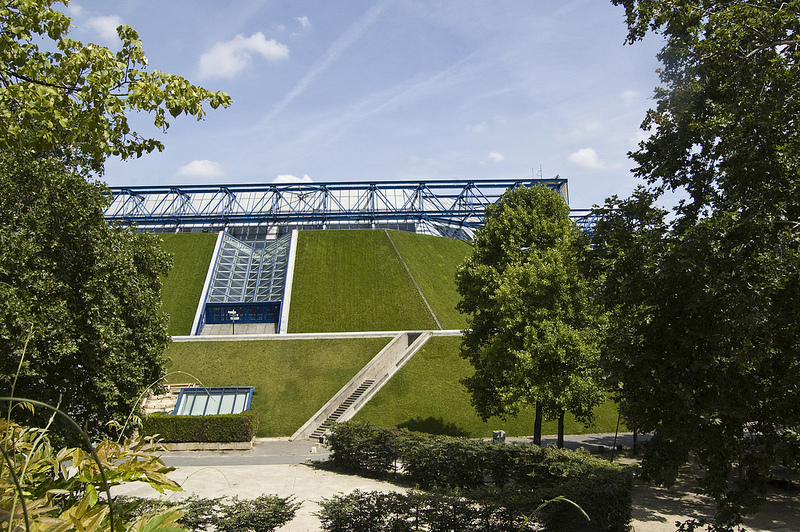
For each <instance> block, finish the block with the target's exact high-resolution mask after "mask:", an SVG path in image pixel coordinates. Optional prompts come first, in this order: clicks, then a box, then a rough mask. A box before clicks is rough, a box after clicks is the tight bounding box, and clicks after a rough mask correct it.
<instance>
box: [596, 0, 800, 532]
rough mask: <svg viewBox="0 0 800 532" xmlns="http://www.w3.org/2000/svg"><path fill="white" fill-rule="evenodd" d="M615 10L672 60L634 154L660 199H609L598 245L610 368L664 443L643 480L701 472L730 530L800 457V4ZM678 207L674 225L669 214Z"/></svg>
mask: <svg viewBox="0 0 800 532" xmlns="http://www.w3.org/2000/svg"><path fill="white" fill-rule="evenodd" d="M614 3H615V4H618V5H623V6H624V7H625V10H626V14H627V21H628V27H629V41H630V42H634V41H636V40H638V39H640V38H642V37H643V36H644V35H645V34H646V33H647V32H648V31H655V32H657V33H659V34H661V35H663V37H664V39H665V46H664V48H663V49H662V51H661V53H660V55H659V58H660V60H661V61H662V63H663V69H662V70H661V73H660V76H661V82H662V86H661V87H660V88H659V89H657V91H656V102H657V105H656V107H655V109H653V110H651V111H650V112H649V113H648V115H647V117H646V119H645V121H644V123H643V128H644V129H645V130H648V131H649V132H650V137H649V138H648V139H647V140H646V141H644V142H643V143H642V144H641V145H640V148H639V150H638V151H636V152H635V153H633V154H632V157H633V159H634V160H635V161H636V163H637V164H638V167H637V168H636V169H635V171H634V172H635V174H636V175H637V176H639V177H641V178H643V179H644V180H645V181H646V183H647V184H648V185H649V187H648V188H647V189H641V190H639V191H637V192H636V193H635V194H634V196H633V197H632V198H630V199H628V200H624V201H620V200H618V199H616V198H612V199H611V200H608V201H607V202H606V206H605V209H604V210H603V214H604V219H603V220H602V221H601V222H600V223H598V225H597V228H596V231H595V235H594V238H595V246H594V258H595V266H596V267H597V268H598V270H597V276H598V281H599V284H598V287H599V290H600V291H599V295H600V298H601V300H602V301H603V302H604V304H605V305H606V308H607V309H609V310H610V311H611V318H610V322H609V330H608V334H607V336H606V341H605V344H604V357H603V359H604V360H605V361H606V363H607V367H608V368H609V369H610V372H611V375H612V378H613V380H614V381H615V383H616V385H617V387H616V389H617V391H618V396H619V398H620V400H621V402H622V405H621V408H622V411H623V413H624V414H625V416H626V418H627V419H628V422H629V423H630V424H632V425H634V426H636V427H637V428H639V429H640V430H642V431H645V432H651V433H652V439H651V440H650V442H649V443H648V445H647V446H646V447H645V454H644V462H643V474H644V476H645V477H646V478H649V479H651V480H654V481H657V482H662V483H667V484H669V483H671V482H673V481H674V480H675V478H676V476H677V475H678V472H679V468H680V467H681V466H682V465H683V464H685V463H686V462H687V461H688V460H689V459H690V458H693V459H694V460H695V462H696V463H697V464H698V465H699V467H700V468H701V469H702V471H703V474H702V475H701V478H700V486H701V489H702V490H703V491H704V492H705V493H707V494H709V495H711V496H713V497H714V498H715V500H716V501H717V515H716V519H715V526H717V527H718V528H721V529H725V528H727V527H731V526H734V525H735V524H737V523H738V522H740V520H741V516H742V514H743V513H747V512H751V511H753V510H755V509H756V508H757V507H758V504H759V502H760V501H761V500H762V499H763V496H764V493H765V487H766V482H767V480H768V478H769V474H770V468H771V467H772V465H773V464H774V463H775V461H776V459H778V458H779V457H781V456H784V457H787V458H789V455H793V453H796V452H797V451H798V447H797V437H796V434H797V431H798V429H800V410H799V409H798V408H797V404H798V401H800V390H798V387H797V382H800V363H798V347H800V344H798V338H800V330H799V327H800V307H798V305H796V301H798V297H800V267H799V266H800V234H798V226H799V225H800V224H798V220H800V212H798V211H800V179H798V176H799V175H800V166H798V161H800V143H799V142H798V135H799V132H798V128H797V123H796V120H797V117H798V116H800V68H798V59H800V39H798V31H800V16H798V15H800V3H799V2H777V1H748V2H744V1H731V2H712V1H705V0H701V1H700V2H688V1H683V0H679V1H677V2H663V1H656V0H614ZM673 190H679V191H683V193H684V194H685V198H686V199H684V200H683V201H682V202H681V203H680V204H679V205H678V206H677V207H676V209H675V212H674V215H673V216H672V217H671V219H669V220H668V219H667V217H666V213H665V212H664V211H663V210H660V209H657V208H655V207H653V202H654V201H656V200H658V198H659V197H660V196H661V195H662V194H663V193H664V192H665V191H673ZM795 456H796V455H795ZM795 463H796V462H795Z"/></svg>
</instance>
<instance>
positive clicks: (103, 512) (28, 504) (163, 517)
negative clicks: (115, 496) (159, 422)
mask: <svg viewBox="0 0 800 532" xmlns="http://www.w3.org/2000/svg"><path fill="white" fill-rule="evenodd" d="M0 451H2V455H3V456H2V459H3V461H2V466H0V515H2V516H3V519H2V526H1V527H0V528H1V529H2V530H6V531H11V530H16V531H21V530H33V531H44V530H57V531H61V532H73V531H74V532H102V531H104V530H111V531H115V532H143V531H152V532H179V531H180V530H181V527H180V525H178V524H177V523H176V521H177V520H178V519H179V518H180V517H181V515H182V514H183V510H182V509H180V508H167V509H164V510H162V511H159V512H152V513H149V514H147V515H143V516H140V517H138V518H128V516H126V515H124V513H122V514H121V512H119V509H116V510H115V509H113V508H112V505H110V504H109V502H108V501H107V500H105V499H104V498H103V497H102V494H103V493H105V492H106V490H108V489H109V488H110V487H112V486H117V485H120V484H124V483H127V482H146V483H147V484H149V485H150V486H151V487H153V488H154V489H156V490H157V491H159V492H160V493H164V492H165V490H171V491H180V490H181V488H180V486H178V485H177V484H176V483H175V482H174V481H172V480H170V479H169V478H168V477H167V476H166V474H167V473H169V472H170V471H173V470H174V468H169V467H167V466H165V465H164V463H163V462H162V461H161V460H160V459H159V458H157V457H155V456H154V455H153V453H154V452H155V451H156V446H155V445H154V444H153V442H152V441H150V440H139V439H129V440H125V441H124V442H123V443H116V442H111V441H108V440H104V441H102V442H99V443H98V445H97V446H96V447H95V448H94V449H93V450H92V453H91V454H90V453H88V452H86V451H85V450H83V449H79V448H64V449H58V448H54V447H53V446H51V444H50V442H49V441H48V437H47V430H45V429H31V428H27V427H21V426H19V425H16V424H14V423H7V422H6V421H5V420H4V419H3V420H0ZM101 468H102V471H101ZM98 495H100V496H98Z"/></svg>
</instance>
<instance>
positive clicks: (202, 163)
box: [175, 159, 225, 180]
mask: <svg viewBox="0 0 800 532" xmlns="http://www.w3.org/2000/svg"><path fill="white" fill-rule="evenodd" d="M175 175H176V176H178V177H189V178H193V179H201V180H202V179H216V178H218V177H222V176H224V175H225V168H224V167H223V166H222V165H221V164H219V163H215V162H214V161H209V160H208V159H199V160H194V161H192V162H190V163H189V164H185V165H183V166H181V167H180V168H179V169H178V171H177V172H176V173H175Z"/></svg>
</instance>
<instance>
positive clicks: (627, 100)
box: [619, 90, 642, 105]
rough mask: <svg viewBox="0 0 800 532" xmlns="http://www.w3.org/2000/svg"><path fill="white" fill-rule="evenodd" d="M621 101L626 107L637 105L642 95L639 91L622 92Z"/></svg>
mask: <svg viewBox="0 0 800 532" xmlns="http://www.w3.org/2000/svg"><path fill="white" fill-rule="evenodd" d="M619 97H620V99H621V100H622V102H623V103H624V104H625V105H631V104H633V103H636V101H637V100H639V99H640V98H641V97H642V95H641V94H640V93H639V92H638V91H632V90H626V91H622V94H620V95H619Z"/></svg>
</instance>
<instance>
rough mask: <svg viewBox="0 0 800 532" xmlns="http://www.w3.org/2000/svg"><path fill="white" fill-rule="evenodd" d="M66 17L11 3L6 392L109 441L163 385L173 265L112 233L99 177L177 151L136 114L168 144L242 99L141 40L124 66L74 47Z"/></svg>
mask: <svg viewBox="0 0 800 532" xmlns="http://www.w3.org/2000/svg"><path fill="white" fill-rule="evenodd" d="M66 3H67V2H66V1H58V0H8V1H5V2H2V3H0V301H2V306H0V353H2V356H1V357H0V390H2V391H4V393H6V394H7V395H10V394H11V393H14V394H16V395H17V396H22V397H27V398H35V399H40V400H43V401H46V402H48V403H50V404H53V405H61V407H62V408H63V409H64V410H66V411H67V412H68V413H69V414H70V415H72V416H73V417H74V418H75V419H77V420H79V421H80V422H81V423H86V424H87V426H88V427H89V430H90V431H92V432H93V434H94V435H97V434H98V433H100V432H104V431H106V430H107V426H106V425H107V423H108V422H110V421H116V422H118V423H120V424H124V423H125V420H126V418H127V417H128V416H129V415H130V414H131V413H135V412H136V411H137V407H138V399H139V396H140V394H141V393H142V392H143V391H144V390H145V388H146V387H147V386H149V385H151V384H153V383H154V382H155V381H157V380H158V379H159V378H160V377H162V375H163V372H164V369H163V368H164V361H163V358H162V352H163V350H164V348H165V347H166V345H167V343H168V341H169V337H168V336H167V332H166V326H165V324H166V317H165V316H164V314H163V313H162V312H161V311H160V306H161V301H160V280H159V276H160V275H163V274H166V272H167V270H168V267H169V264H170V260H169V258H168V257H167V256H166V255H165V254H164V253H163V252H162V251H161V250H160V248H159V246H158V243H157V241H156V239H155V238H154V237H152V236H148V235H143V234H136V233H134V232H133V231H132V230H127V229H122V228H118V227H109V226H108V224H106V222H105V220H104V219H103V210H104V208H105V207H106V206H107V205H108V202H109V199H110V196H109V194H108V191H107V190H106V189H105V187H104V186H103V185H101V184H99V183H95V182H90V181H87V180H86V179H85V177H88V176H90V175H91V174H92V173H95V174H100V173H102V169H103V163H104V161H105V159H106V157H108V156H110V155H118V156H120V157H122V158H127V157H132V156H139V155H142V154H143V153H146V152H150V151H152V150H155V149H158V150H160V149H162V148H163V146H162V144H161V142H160V141H158V140H156V139H152V138H146V137H144V136H142V135H141V134H139V133H137V132H135V131H132V130H131V129H130V127H129V125H128V115H129V114H130V113H132V112H137V111H141V112H146V113H150V114H152V116H153V119H154V124H155V126H157V127H158V128H161V129H162V130H165V129H166V128H167V127H168V126H169V123H168V121H167V118H168V117H170V116H171V117H176V116H178V115H180V114H188V115H192V116H195V117H197V118H202V116H203V115H204V113H205V110H204V106H205V105H206V104H208V105H210V106H211V107H212V108H215V107H219V106H223V107H226V106H228V105H229V104H230V102H231V99H230V97H229V96H228V95H227V94H225V93H220V92H212V91H208V90H206V89H203V88H201V87H197V86H194V85H191V84H190V83H189V82H188V81H186V80H185V79H184V78H182V77H180V76H175V75H171V74H165V73H162V72H158V71H147V70H146V65H147V59H146V57H145V56H144V53H143V50H142V43H141V42H140V41H139V40H138V36H137V34H136V32H135V31H133V30H132V29H131V28H129V27H127V26H120V27H119V28H118V29H117V33H118V35H119V38H120V43H119V50H118V51H116V52H112V51H111V50H109V49H108V48H105V47H102V46H98V45H95V44H91V43H90V44H83V43H81V42H79V41H76V40H73V39H71V38H69V36H68V31H69V26H70V19H69V17H67V16H66V15H65V14H64V13H63V12H61V11H59V10H58V9H57V8H56V7H54V6H58V4H64V5H66ZM44 415H45V414H44V413H39V419H38V422H40V423H43V422H44V421H45V418H43V417H42V416H44ZM15 416H18V418H19V419H22V418H25V417H26V414H25V413H24V412H23V411H22V410H19V409H17V410H15ZM26 420H27V421H32V420H30V419H26ZM57 423H58V421H57Z"/></svg>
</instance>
